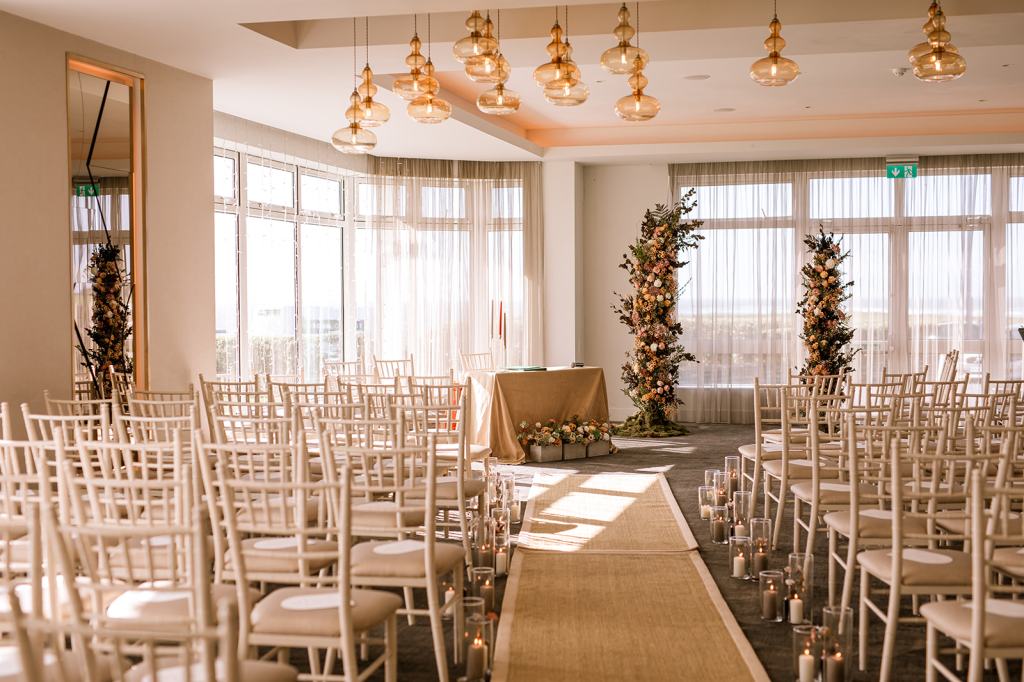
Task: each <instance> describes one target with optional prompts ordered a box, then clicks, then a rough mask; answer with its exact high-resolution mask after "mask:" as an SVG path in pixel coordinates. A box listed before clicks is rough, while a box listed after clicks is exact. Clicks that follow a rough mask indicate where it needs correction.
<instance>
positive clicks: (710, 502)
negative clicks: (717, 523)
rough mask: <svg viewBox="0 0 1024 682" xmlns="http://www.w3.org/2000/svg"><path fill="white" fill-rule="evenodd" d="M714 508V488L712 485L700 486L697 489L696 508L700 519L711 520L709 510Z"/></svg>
mask: <svg viewBox="0 0 1024 682" xmlns="http://www.w3.org/2000/svg"><path fill="white" fill-rule="evenodd" d="M714 506H715V487H714V486H713V485H702V486H698V487H697V507H698V509H700V518H701V520H702V521H707V520H708V519H710V518H711V508H712V507H714Z"/></svg>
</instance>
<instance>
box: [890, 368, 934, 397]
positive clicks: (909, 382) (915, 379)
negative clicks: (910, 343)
mask: <svg viewBox="0 0 1024 682" xmlns="http://www.w3.org/2000/svg"><path fill="white" fill-rule="evenodd" d="M927 378H928V365H925V366H924V367H923V368H922V369H921V370H920V371H917V372H890V371H889V368H888V367H883V368H882V383H883V384H891V383H897V382H898V383H900V384H902V385H903V390H904V391H906V392H908V393H914V392H915V391H916V390H917V385H918V384H920V383H921V382H922V381H925V380H926V379H927Z"/></svg>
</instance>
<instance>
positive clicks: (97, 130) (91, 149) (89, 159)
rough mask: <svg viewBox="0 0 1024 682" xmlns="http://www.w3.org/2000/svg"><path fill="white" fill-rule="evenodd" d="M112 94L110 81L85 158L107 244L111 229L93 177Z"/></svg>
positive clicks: (106, 87) (86, 170)
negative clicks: (104, 120) (102, 127)
mask: <svg viewBox="0 0 1024 682" xmlns="http://www.w3.org/2000/svg"><path fill="white" fill-rule="evenodd" d="M109 94H110V81H107V83H106V85H104V86H103V99H101V100H100V111H99V114H98V115H97V116H96V126H95V127H94V128H93V130H92V140H90V141H89V154H88V155H87V156H86V157H85V172H86V173H88V174H89V186H90V187H91V188H92V189H94V190H96V196H95V199H96V211H97V212H98V213H99V214H100V224H101V225H103V233H104V234H105V235H106V237H107V244H108V245H109V244H110V243H111V241H110V229H109V228H108V227H107V218H106V216H105V215H104V214H103V205H102V204H101V203H100V193H99V191H98V188H97V187H96V180H95V178H93V176H92V155H93V152H95V151H96V140H97V139H99V136H100V124H101V123H102V122H103V110H104V109H106V108H107V95H109Z"/></svg>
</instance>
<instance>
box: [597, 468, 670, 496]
mask: <svg viewBox="0 0 1024 682" xmlns="http://www.w3.org/2000/svg"><path fill="white" fill-rule="evenodd" d="M657 480H658V479H657V477H656V476H649V475H644V474H629V473H624V472H610V473H606V474H594V475H593V476H591V477H590V478H588V479H587V480H586V482H585V483H583V484H582V485H581V486H580V487H581V488H587V489H588V490H607V491H608V492H616V493H642V492H644V491H645V490H647V489H648V488H650V487H651V486H652V485H654V483H655V481H657Z"/></svg>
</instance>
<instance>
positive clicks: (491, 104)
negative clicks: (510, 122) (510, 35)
mask: <svg viewBox="0 0 1024 682" xmlns="http://www.w3.org/2000/svg"><path fill="white" fill-rule="evenodd" d="M487 23H490V17H488V19H487ZM496 43H497V45H496V47H495V60H496V64H497V69H496V70H495V72H494V78H493V80H484V81H480V82H484V83H494V87H493V88H491V89H490V90H485V91H484V92H482V93H480V96H479V97H477V98H476V108H477V109H479V110H480V111H482V112H484V113H485V114H492V115H494V116H507V115H509V114H514V113H515V112H517V111H519V102H520V100H519V93H518V92H516V91H515V90H510V89H508V88H506V87H505V82H506V81H508V77H509V76H511V75H512V66H511V65H510V64H509V63H508V60H507V59H505V55H503V54H502V53H501V10H498V33H497V37H496ZM466 75H468V76H469V77H470V78H471V79H473V80H477V79H475V78H473V76H472V75H471V74H470V73H469V67H468V66H467V68H466Z"/></svg>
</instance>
